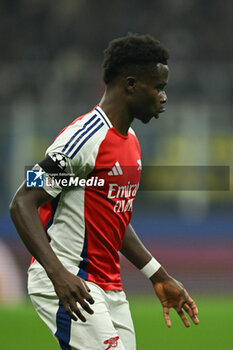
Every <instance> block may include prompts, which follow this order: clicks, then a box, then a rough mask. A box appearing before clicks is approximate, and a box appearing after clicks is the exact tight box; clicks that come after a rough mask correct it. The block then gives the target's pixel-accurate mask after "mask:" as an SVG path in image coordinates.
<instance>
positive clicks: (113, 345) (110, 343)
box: [104, 337, 119, 350]
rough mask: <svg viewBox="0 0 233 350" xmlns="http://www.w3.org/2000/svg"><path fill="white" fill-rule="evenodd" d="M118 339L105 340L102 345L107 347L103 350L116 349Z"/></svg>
mask: <svg viewBox="0 0 233 350" xmlns="http://www.w3.org/2000/svg"><path fill="white" fill-rule="evenodd" d="M118 339H119V337H113V338H109V339H107V340H105V341H104V344H106V345H107V344H108V347H107V348H106V349H105V350H109V349H111V348H116V347H117V345H118Z"/></svg>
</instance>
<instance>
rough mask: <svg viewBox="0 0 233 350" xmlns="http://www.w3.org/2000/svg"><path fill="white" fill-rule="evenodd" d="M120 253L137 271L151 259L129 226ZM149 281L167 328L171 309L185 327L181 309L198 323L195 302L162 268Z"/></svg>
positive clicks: (186, 322)
mask: <svg viewBox="0 0 233 350" xmlns="http://www.w3.org/2000/svg"><path fill="white" fill-rule="evenodd" d="M121 253H122V254H123V255H124V256H125V257H126V258H127V259H128V260H129V261H130V262H131V263H132V264H133V265H135V266H136V267H137V268H138V269H142V268H143V267H144V266H145V265H146V264H147V263H148V262H149V261H150V260H151V258H152V255H151V254H150V252H149V251H148V250H147V249H146V247H145V246H144V245H143V244H142V242H141V241H140V239H139V238H138V236H137V234H136V233H135V231H134V229H133V228H132V226H131V225H129V226H128V227H127V230H126V233H125V237H124V239H123V244H122V249H121ZM150 280H151V283H152V285H153V287H154V290H155V293H156V294H157V296H158V298H159V300H160V302H161V304H162V307H163V313H164V319H165V322H166V324H167V326H168V327H171V320H170V317H169V311H170V309H171V308H174V309H175V310H176V311H177V313H178V314H179V316H180V317H181V319H182V321H183V323H184V325H185V326H186V327H189V326H190V323H189V321H188V319H187V317H186V316H185V314H184V312H183V310H182V309H184V310H185V311H186V312H187V313H188V315H189V316H190V318H191V319H192V321H193V322H194V324H198V323H199V321H198V318H197V316H196V315H197V313H198V310H197V307H196V304H195V302H194V301H193V300H192V299H191V297H190V296H189V294H188V293H187V291H186V290H185V289H184V288H183V285H182V284H181V283H180V282H178V281H176V280H175V279H174V278H172V277H171V276H170V275H169V274H168V273H167V271H166V270H165V269H164V268H163V267H162V266H161V267H160V268H159V270H158V271H157V272H156V273H155V274H154V275H153V276H151V278H150Z"/></svg>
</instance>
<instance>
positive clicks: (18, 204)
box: [10, 182, 94, 321]
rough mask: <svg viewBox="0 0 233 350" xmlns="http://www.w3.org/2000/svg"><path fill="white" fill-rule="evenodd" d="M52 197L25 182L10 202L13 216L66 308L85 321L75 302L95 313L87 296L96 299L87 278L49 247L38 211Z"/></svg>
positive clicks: (20, 232) (75, 318)
mask: <svg viewBox="0 0 233 350" xmlns="http://www.w3.org/2000/svg"><path fill="white" fill-rule="evenodd" d="M52 198H53V197H51V196H50V195H49V194H48V193H47V192H46V191H44V190H43V189H39V188H38V189H29V188H26V186H25V182H24V183H23V184H22V185H21V187H20V188H19V189H18V191H17V192H16V194H15V196H14V198H13V200H12V202H11V204H10V214H11V218H12V220H13V222H14V224H15V227H16V229H17V231H18V233H19V235H20V237H21V239H22V241H23V242H24V244H25V246H26V247H27V249H28V250H29V252H30V253H31V254H32V255H33V256H34V257H35V258H36V260H37V261H38V262H39V263H40V264H41V265H42V266H43V267H44V269H45V271H46V273H47V275H48V277H49V278H50V279H51V281H52V283H53V285H54V288H55V291H56V293H57V295H58V297H59V299H60V300H61V301H62V303H63V306H64V308H65V310H66V312H67V313H68V314H69V315H70V317H71V318H72V319H73V320H75V321H76V320H77V317H76V316H75V315H74V313H75V314H76V315H77V316H78V318H80V319H81V320H82V321H85V320H86V319H85V317H84V316H83V315H82V314H81V312H80V310H79V309H78V307H77V303H76V302H77V301H78V302H79V303H80V304H81V306H82V307H83V308H84V309H85V310H86V311H87V312H89V313H93V311H92V310H91V308H90V307H89V305H88V304H87V303H86V301H85V300H87V301H88V302H89V303H91V304H93V302H94V300H93V299H92V297H91V296H90V294H89V293H88V291H89V289H88V287H87V285H86V284H85V282H84V281H83V280H82V279H81V278H79V277H78V276H75V275H73V274H71V273H70V272H68V271H67V270H66V269H65V267H64V266H63V265H62V263H61V262H60V260H59V259H58V257H57V256H56V254H55V253H54V251H53V250H52V248H51V247H50V244H49V242H48V239H47V236H46V233H45V231H44V228H43V226H42V223H41V220H40V217H39V214H38V208H39V207H40V206H41V205H42V204H44V203H46V202H48V201H50V200H51V199H52ZM84 299H85V300H84ZM71 309H72V310H71ZM72 311H73V312H72Z"/></svg>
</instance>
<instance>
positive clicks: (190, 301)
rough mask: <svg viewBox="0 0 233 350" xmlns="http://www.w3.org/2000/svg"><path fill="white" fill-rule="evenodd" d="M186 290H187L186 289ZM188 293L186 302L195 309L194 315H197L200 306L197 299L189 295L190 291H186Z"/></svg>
mask: <svg viewBox="0 0 233 350" xmlns="http://www.w3.org/2000/svg"><path fill="white" fill-rule="evenodd" d="M185 292H186V291H185ZM186 295H187V299H186V303H187V304H188V305H189V306H190V308H191V309H192V311H193V314H194V315H197V314H198V308H197V306H196V304H195V301H194V300H193V299H192V298H191V297H190V296H189V295H188V293H187V292H186Z"/></svg>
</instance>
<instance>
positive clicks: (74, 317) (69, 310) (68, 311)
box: [63, 303, 78, 321]
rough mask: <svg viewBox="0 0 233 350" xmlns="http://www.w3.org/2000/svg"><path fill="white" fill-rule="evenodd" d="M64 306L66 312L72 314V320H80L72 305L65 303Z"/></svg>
mask: <svg viewBox="0 0 233 350" xmlns="http://www.w3.org/2000/svg"><path fill="white" fill-rule="evenodd" d="M63 307H64V309H65V311H66V313H67V314H68V315H69V316H70V318H72V320H74V321H78V319H77V317H76V316H75V315H74V314H73V312H72V311H71V309H70V306H69V304H68V303H63Z"/></svg>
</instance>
